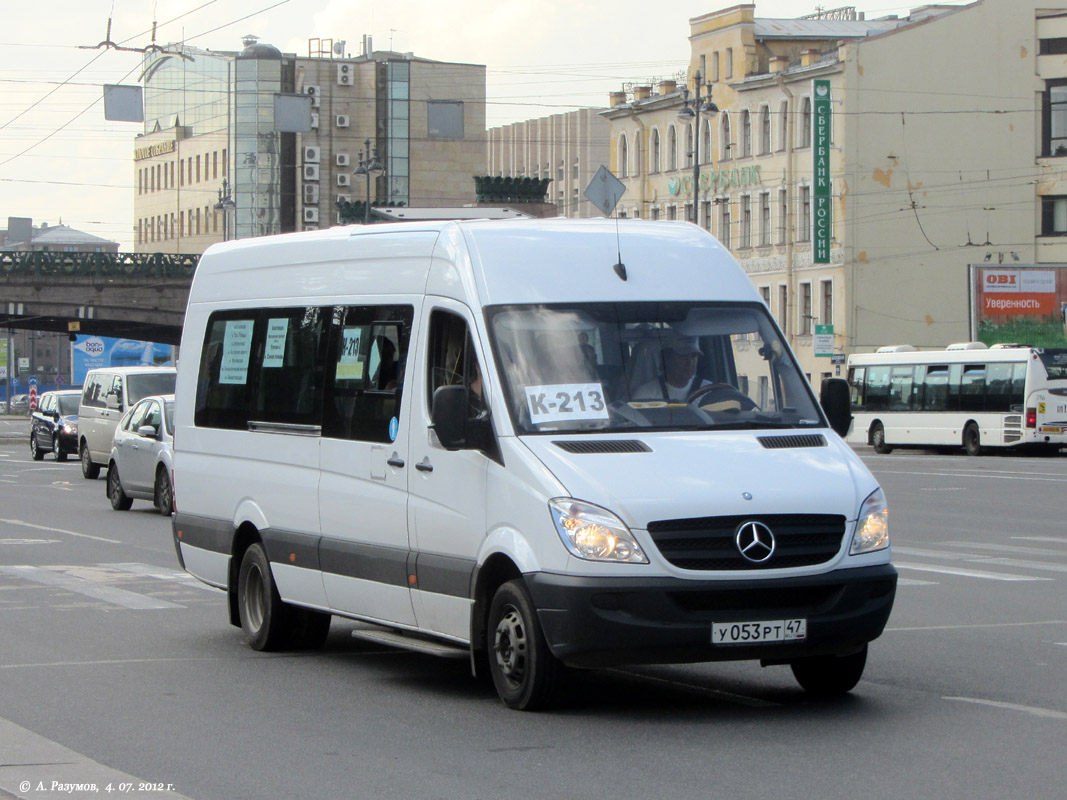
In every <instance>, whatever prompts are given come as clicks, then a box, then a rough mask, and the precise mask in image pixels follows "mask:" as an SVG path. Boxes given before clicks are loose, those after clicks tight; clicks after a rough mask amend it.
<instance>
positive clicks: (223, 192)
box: [215, 178, 237, 242]
mask: <svg viewBox="0 0 1067 800" xmlns="http://www.w3.org/2000/svg"><path fill="white" fill-rule="evenodd" d="M235 208H237V203H235V202H233V198H232V197H230V183H229V181H227V180H226V179H225V178H223V179H222V188H220V189H219V202H217V203H215V210H216V211H221V212H222V241H224V242H228V241H229V240H230V236H229V229H230V226H229V220H230V212H231V211H232V210H233V209H235Z"/></svg>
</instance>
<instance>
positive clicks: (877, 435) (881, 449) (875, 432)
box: [871, 422, 893, 456]
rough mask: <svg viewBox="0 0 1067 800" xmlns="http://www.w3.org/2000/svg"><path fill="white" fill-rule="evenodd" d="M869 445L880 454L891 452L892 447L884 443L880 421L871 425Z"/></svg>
mask: <svg viewBox="0 0 1067 800" xmlns="http://www.w3.org/2000/svg"><path fill="white" fill-rule="evenodd" d="M871 447H873V448H874V452H876V453H877V454H878V455H880V456H885V455H889V454H890V453H892V452H893V448H892V447H890V446H889V445H887V444H886V443H885V428H883V427H882V423H881V422H876V423H874V425H872V426H871Z"/></svg>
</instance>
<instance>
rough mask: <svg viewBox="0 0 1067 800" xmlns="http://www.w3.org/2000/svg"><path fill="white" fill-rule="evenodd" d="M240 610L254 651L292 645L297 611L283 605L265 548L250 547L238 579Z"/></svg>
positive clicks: (280, 648) (246, 637)
mask: <svg viewBox="0 0 1067 800" xmlns="http://www.w3.org/2000/svg"><path fill="white" fill-rule="evenodd" d="M237 610H238V613H239V615H240V618H241V629H242V630H243V631H244V632H245V639H246V641H247V642H248V644H249V645H250V646H251V647H252V649H253V650H264V651H269V650H284V649H286V648H288V647H291V646H293V644H294V640H295V638H296V637H294V635H293V629H294V627H295V626H294V624H293V623H294V617H295V615H296V614H295V612H296V609H294V608H293V607H292V606H290V605H288V604H287V603H283V602H282V599H281V597H279V596H278V588H277V587H276V586H275V585H274V576H273V575H272V574H271V571H270V562H269V561H267V554H266V553H265V552H264V551H263V545H261V544H259V543H258V542H257V543H256V544H253V545H251V546H250V547H249V548H248V549H247V550H245V554H244V557H243V558H242V559H241V570H240V572H239V573H238V576H237Z"/></svg>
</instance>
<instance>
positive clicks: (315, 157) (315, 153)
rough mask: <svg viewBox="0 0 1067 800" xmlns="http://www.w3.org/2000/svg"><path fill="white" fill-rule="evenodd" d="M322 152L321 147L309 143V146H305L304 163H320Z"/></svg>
mask: <svg viewBox="0 0 1067 800" xmlns="http://www.w3.org/2000/svg"><path fill="white" fill-rule="evenodd" d="M320 152H321V151H320V149H319V148H318V147H314V146H311V145H308V146H307V147H305V148H304V163H305V164H318V163H319V154H320Z"/></svg>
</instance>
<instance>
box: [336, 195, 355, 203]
mask: <svg viewBox="0 0 1067 800" xmlns="http://www.w3.org/2000/svg"><path fill="white" fill-rule="evenodd" d="M336 199H337V202H338V203H351V202H352V195H350V194H339V195H337V197H336Z"/></svg>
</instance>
